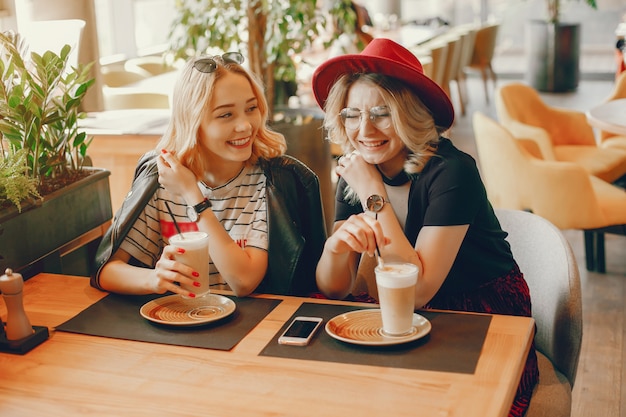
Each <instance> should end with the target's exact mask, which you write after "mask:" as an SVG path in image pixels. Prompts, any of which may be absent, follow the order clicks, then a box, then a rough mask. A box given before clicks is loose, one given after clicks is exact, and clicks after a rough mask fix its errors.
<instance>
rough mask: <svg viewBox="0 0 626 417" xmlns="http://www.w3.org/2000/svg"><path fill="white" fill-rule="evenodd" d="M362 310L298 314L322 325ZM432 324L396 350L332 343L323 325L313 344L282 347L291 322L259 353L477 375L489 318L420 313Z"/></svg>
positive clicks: (318, 309) (322, 308)
mask: <svg viewBox="0 0 626 417" xmlns="http://www.w3.org/2000/svg"><path fill="white" fill-rule="evenodd" d="M360 309H363V307H354V306H343V305H325V304H314V303H304V304H302V306H300V308H299V309H298V311H296V312H295V313H294V314H293V316H292V318H291V319H293V318H294V317H295V316H316V317H322V318H323V319H324V323H323V325H326V323H327V322H328V321H329V320H330V319H332V318H333V317H335V316H337V315H339V314H342V313H345V312H347V311H353V310H360ZM417 313H418V314H420V315H422V316H424V317H426V318H427V319H428V320H429V321H430V322H431V324H432V329H431V331H430V334H429V335H427V336H425V337H423V338H421V339H418V340H416V341H413V342H410V343H406V344H401V345H393V346H361V345H353V344H350V343H345V342H341V341H339V340H336V339H333V338H332V337H331V336H329V335H328V334H327V333H326V331H325V330H324V328H323V326H322V328H321V329H320V331H318V332H317V334H316V335H315V336H314V338H313V340H312V341H311V343H310V344H309V345H308V346H286V345H279V344H278V336H280V334H281V333H282V332H283V331H284V330H285V328H286V327H287V325H288V324H289V323H290V322H291V319H290V320H289V321H288V322H287V323H286V324H285V325H284V326H283V328H282V329H280V331H279V332H278V333H276V335H275V336H274V338H273V339H272V340H271V341H270V342H269V343H268V344H267V345H266V346H265V348H264V349H263V351H261V353H260V355H262V356H275V357H281V358H294V359H307V360H316V361H326V362H341V363H352V364H361V365H376V366H387V367H392V368H408V369H423V370H430V371H440V372H456V373H464V374H473V373H474V371H475V369H476V363H477V362H478V358H479V356H480V352H481V350H482V346H483V342H484V340H485V336H486V335H487V330H488V329H489V324H490V323H491V316H490V315H482V314H454V313H447V312H435V311H427V310H419V311H417Z"/></svg>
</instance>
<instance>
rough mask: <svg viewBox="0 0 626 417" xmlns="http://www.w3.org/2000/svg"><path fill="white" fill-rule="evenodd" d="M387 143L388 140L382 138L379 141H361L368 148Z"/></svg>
mask: <svg viewBox="0 0 626 417" xmlns="http://www.w3.org/2000/svg"><path fill="white" fill-rule="evenodd" d="M385 143H387V141H386V140H381V141H379V142H361V145H363V146H365V147H367V148H375V147H377V146H382V145H384V144H385Z"/></svg>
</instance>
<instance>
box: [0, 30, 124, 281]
mask: <svg viewBox="0 0 626 417" xmlns="http://www.w3.org/2000/svg"><path fill="white" fill-rule="evenodd" d="M70 50H71V48H70V46H69V45H65V47H63V48H62V50H61V51H60V53H58V54H57V53H55V52H53V51H46V52H45V53H43V55H38V54H36V53H32V54H28V45H27V42H26V40H24V39H23V38H22V37H21V36H20V35H19V34H15V33H12V32H4V33H0V56H1V57H2V60H1V61H0V73H1V74H2V83H0V135H1V137H0V139H1V140H0V156H1V157H2V158H0V234H1V235H2V239H1V242H2V243H1V244H0V270H4V269H5V267H11V268H13V269H14V270H19V269H20V268H23V267H26V266H27V265H30V264H32V263H33V262H34V261H37V260H40V259H43V258H45V257H46V256H48V255H49V254H50V253H54V252H55V251H57V250H58V249H59V248H61V247H63V246H65V245H67V244H68V242H71V241H73V240H74V239H76V238H77V237H79V236H81V235H83V234H85V233H87V232H89V231H91V230H93V229H94V228H97V227H99V226H101V225H103V224H106V223H107V222H108V221H109V220H110V219H111V211H112V209H111V197H110V190H109V178H108V177H109V175H110V172H109V171H107V170H104V169H96V168H91V167H88V166H86V165H87V162H88V157H87V149H88V147H89V144H90V139H89V138H87V136H86V135H85V133H84V132H81V131H80V130H79V126H78V120H79V119H80V118H81V117H83V113H82V112H81V110H80V105H81V102H82V100H83V98H84V97H85V94H86V92H87V90H88V89H89V88H90V87H91V86H92V85H93V83H94V79H91V78H89V69H90V66H91V64H89V65H78V66H77V67H76V68H71V67H70V66H69V64H68V57H69V54H70ZM75 210H77V211H75ZM52 272H57V271H52Z"/></svg>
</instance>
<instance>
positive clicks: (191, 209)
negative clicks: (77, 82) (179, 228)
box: [187, 198, 211, 222]
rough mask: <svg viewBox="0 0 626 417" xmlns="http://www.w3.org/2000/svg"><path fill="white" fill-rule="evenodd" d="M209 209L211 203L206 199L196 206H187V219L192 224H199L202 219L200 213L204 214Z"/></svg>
mask: <svg viewBox="0 0 626 417" xmlns="http://www.w3.org/2000/svg"><path fill="white" fill-rule="evenodd" d="M209 207H211V202H210V201H209V199H208V198H205V199H204V200H202V201H201V202H199V203H198V204H196V205H195V206H187V217H188V218H189V220H191V221H192V222H197V221H198V219H199V218H200V213H202V212H203V211H204V210H206V209H208V208H209Z"/></svg>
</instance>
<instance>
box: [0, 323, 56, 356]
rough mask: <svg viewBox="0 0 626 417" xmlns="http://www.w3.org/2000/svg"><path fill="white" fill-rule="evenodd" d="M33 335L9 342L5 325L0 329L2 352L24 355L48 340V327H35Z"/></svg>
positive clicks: (0, 349)
mask: <svg viewBox="0 0 626 417" xmlns="http://www.w3.org/2000/svg"><path fill="white" fill-rule="evenodd" d="M33 330H34V332H33V334H31V335H30V336H26V337H23V338H21V339H17V340H8V339H7V335H6V333H5V332H4V323H2V329H0V352H7V353H16V354H18V355H23V354H25V353H27V352H29V351H31V350H32V349H34V348H35V347H37V346H39V345H40V344H42V343H43V342H45V341H46V340H48V337H49V335H50V334H49V332H48V328H47V327H46V326H33Z"/></svg>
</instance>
